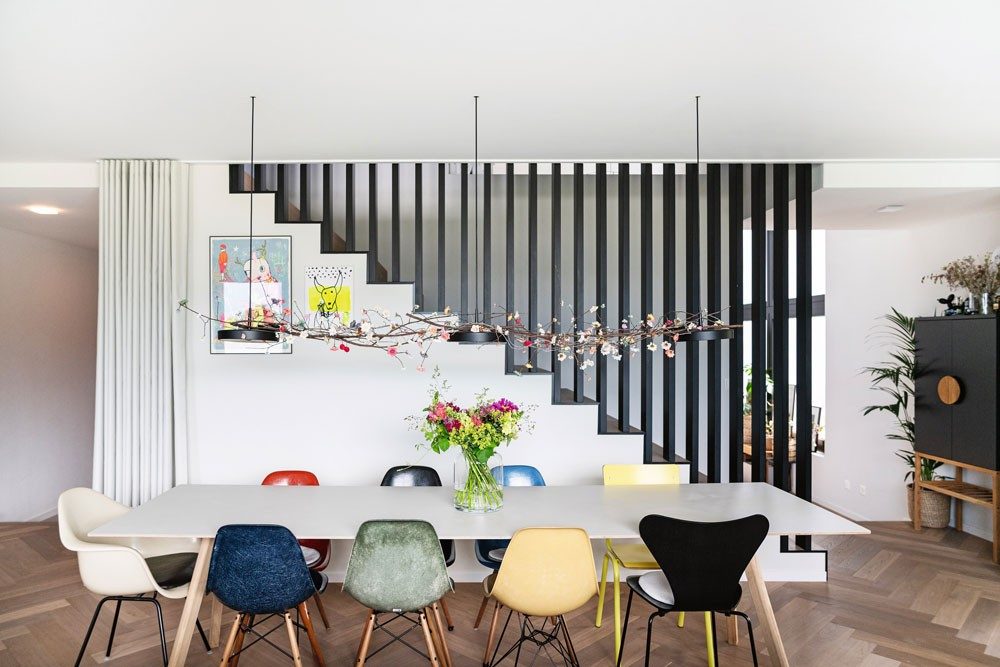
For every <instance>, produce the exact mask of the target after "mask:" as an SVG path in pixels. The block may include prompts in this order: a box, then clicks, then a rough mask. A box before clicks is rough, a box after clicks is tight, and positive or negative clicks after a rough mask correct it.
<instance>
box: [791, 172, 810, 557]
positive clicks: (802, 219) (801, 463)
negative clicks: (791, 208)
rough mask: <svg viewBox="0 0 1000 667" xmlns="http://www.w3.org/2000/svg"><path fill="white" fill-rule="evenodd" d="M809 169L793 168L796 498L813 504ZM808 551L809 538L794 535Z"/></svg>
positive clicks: (797, 543)
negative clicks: (796, 407) (796, 411)
mask: <svg viewBox="0 0 1000 667" xmlns="http://www.w3.org/2000/svg"><path fill="white" fill-rule="evenodd" d="M812 315H813V303H812V165H811V164H797V165H795V385H796V396H795V401H796V403H798V406H799V407H798V414H797V415H796V421H795V433H796V437H795V495H797V496H798V497H799V498H802V499H803V500H806V501H810V502H811V501H812V438H813V434H812ZM795 543H796V545H797V546H798V547H799V548H800V549H807V550H808V549H811V548H812V539H811V538H810V536H808V535H797V536H796V537H795Z"/></svg>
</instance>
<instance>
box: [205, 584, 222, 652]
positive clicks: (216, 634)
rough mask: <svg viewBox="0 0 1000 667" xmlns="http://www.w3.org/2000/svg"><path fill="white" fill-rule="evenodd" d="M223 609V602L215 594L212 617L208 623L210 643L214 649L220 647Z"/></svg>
mask: <svg viewBox="0 0 1000 667" xmlns="http://www.w3.org/2000/svg"><path fill="white" fill-rule="evenodd" d="M222 610H223V607H222V602H220V601H219V598H217V597H215V596H214V595H213V596H212V617H211V619H210V620H209V625H208V645H209V646H211V647H212V648H213V649H216V648H219V640H220V639H221V638H222Z"/></svg>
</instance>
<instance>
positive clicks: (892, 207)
mask: <svg viewBox="0 0 1000 667" xmlns="http://www.w3.org/2000/svg"><path fill="white" fill-rule="evenodd" d="M902 210H903V205H902V204H886V205H885V206H883V207H882V208H880V209H878V210H877V211H875V212H876V213H896V212H897V211H902Z"/></svg>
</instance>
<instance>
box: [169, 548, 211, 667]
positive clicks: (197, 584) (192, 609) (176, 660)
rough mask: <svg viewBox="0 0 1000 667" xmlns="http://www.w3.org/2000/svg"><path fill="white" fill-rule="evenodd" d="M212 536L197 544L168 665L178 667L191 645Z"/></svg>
mask: <svg viewBox="0 0 1000 667" xmlns="http://www.w3.org/2000/svg"><path fill="white" fill-rule="evenodd" d="M214 545H215V538H214V537H206V538H203V539H202V540H201V544H199V545H198V560H196V561H195V563H194V572H193V573H192V575H191V584H190V585H189V587H188V596H187V598H186V599H185V600H184V611H183V612H182V613H181V621H180V623H178V624H177V635H176V636H175V637H174V646H173V649H172V650H171V651H170V663H169V667H180V666H181V665H183V664H184V663H185V661H186V660H187V654H188V649H189V648H190V647H191V635H192V633H194V622H195V621H197V620H198V611H199V610H200V609H201V600H202V598H204V597H205V582H206V581H208V564H209V562H210V561H211V560H212V547H213V546H214Z"/></svg>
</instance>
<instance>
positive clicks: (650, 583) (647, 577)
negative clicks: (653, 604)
mask: <svg viewBox="0 0 1000 667" xmlns="http://www.w3.org/2000/svg"><path fill="white" fill-rule="evenodd" d="M639 587H640V588H642V590H643V592H644V593H646V595H648V596H649V597H651V598H653V599H654V600H657V601H658V602H662V603H663V604H665V605H671V606H672V605H673V604H674V591H673V589H672V588H670V582H669V581H667V576H666V575H665V574H663V571H662V570H656V571H654V572H647V573H646V574H644V575H642V576H640V577H639Z"/></svg>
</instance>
